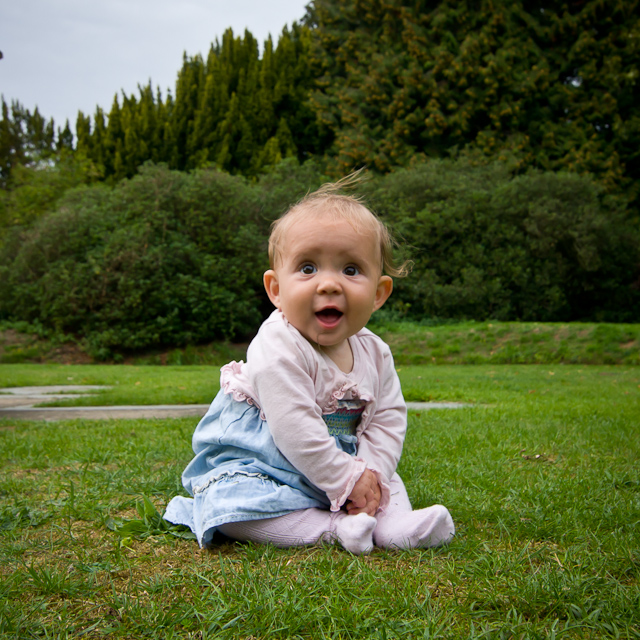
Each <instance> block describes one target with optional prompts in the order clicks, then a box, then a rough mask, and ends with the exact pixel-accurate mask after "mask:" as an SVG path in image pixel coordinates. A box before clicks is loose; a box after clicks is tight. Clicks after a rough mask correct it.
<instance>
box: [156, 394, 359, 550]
mask: <svg viewBox="0 0 640 640" xmlns="http://www.w3.org/2000/svg"><path fill="white" fill-rule="evenodd" d="M330 433H332V434H333V435H334V438H335V440H336V444H337V446H338V447H339V448H340V449H342V450H343V451H345V452H347V453H348V454H349V455H355V453H356V443H357V439H356V437H355V435H352V434H349V433H345V432H344V431H343V430H336V432H334V431H333V430H332V431H330ZM192 444H193V451H194V453H195V454H196V455H195V457H194V458H193V460H192V461H191V462H190V463H189V464H188V465H187V468H186V469H185V470H184V472H183V474H182V484H183V486H184V488H185V489H186V490H187V491H188V492H189V494H191V495H192V496H193V498H184V497H182V496H177V497H175V498H173V500H171V502H169V504H168V505H167V509H166V512H165V514H164V518H165V519H166V520H168V521H169V522H173V523H175V524H184V525H186V526H188V527H189V528H190V529H191V530H192V531H193V532H194V533H195V535H196V537H197V539H198V542H199V544H200V546H205V545H207V544H208V543H210V542H211V539H212V538H213V534H214V533H215V530H216V527H218V526H220V525H221V524H224V523H226V522H239V521H243V520H261V519H263V518H274V517H276V516H281V515H284V514H286V513H290V512H291V511H297V510H299V509H310V508H312V507H318V508H321V509H328V508H329V506H330V502H329V499H328V498H327V496H326V494H325V493H324V492H323V491H321V490H320V489H318V488H317V487H315V486H314V485H312V484H311V483H310V482H309V481H308V480H307V479H306V478H305V477H304V476H303V475H301V474H300V473H298V471H296V469H295V468H294V467H293V466H292V465H291V464H290V463H289V462H288V461H287V459H286V458H285V457H284V456H283V455H282V454H281V453H280V451H279V449H278V448H277V447H276V445H275V443H274V441H273V438H272V437H271V433H270V431H269V427H268V426H267V423H266V422H265V421H264V420H262V419H261V418H260V411H259V410H258V409H257V408H256V407H255V406H253V405H250V404H248V403H247V402H237V401H235V400H234V399H233V398H232V397H231V396H230V395H226V394H224V393H223V392H222V391H220V392H219V393H218V395H217V396H216V398H215V400H214V401H213V402H212V404H211V406H210V407H209V410H208V411H207V413H206V415H205V416H204V418H202V420H201V421H200V423H199V424H198V426H197V427H196V430H195V433H194V434H193V443H192Z"/></svg>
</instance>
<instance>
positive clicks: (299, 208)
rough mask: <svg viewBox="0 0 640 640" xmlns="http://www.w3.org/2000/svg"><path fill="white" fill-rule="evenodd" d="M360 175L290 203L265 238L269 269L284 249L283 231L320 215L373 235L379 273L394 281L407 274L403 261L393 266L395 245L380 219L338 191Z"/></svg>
mask: <svg viewBox="0 0 640 640" xmlns="http://www.w3.org/2000/svg"><path fill="white" fill-rule="evenodd" d="M361 172H362V170H359V171H356V172H354V173H352V174H350V175H348V176H346V177H344V178H342V179H341V180H338V181H337V182H329V183H327V184H324V185H322V186H321V187H320V188H319V189H318V190H317V191H314V192H313V193H310V194H308V195H306V196H305V197H304V198H303V199H302V200H300V201H299V202H297V203H296V204H294V205H293V206H292V207H291V208H290V209H289V210H288V211H287V212H286V213H285V214H284V215H282V216H281V217H280V218H278V219H277V220H275V221H274V222H273V223H272V225H271V236H270V237H269V264H270V265H271V268H272V269H275V267H276V264H277V262H278V260H279V259H280V257H281V256H282V253H283V251H284V249H285V246H284V244H285V236H286V234H287V231H289V229H290V228H291V227H292V226H293V225H294V224H295V223H296V222H299V221H301V220H313V219H314V218H317V217H319V216H321V215H322V216H328V217H330V219H331V220H335V221H338V220H344V221H346V222H348V223H349V224H350V225H351V226H352V227H353V228H354V229H355V230H356V231H357V232H358V233H360V232H363V231H365V232H367V231H368V232H371V233H373V234H374V235H375V237H376V240H377V244H378V246H379V247H380V270H381V272H382V273H386V274H387V275H390V276H394V277H396V278H402V277H404V276H406V275H407V273H408V272H409V266H410V263H409V262H408V261H405V262H403V263H402V264H401V265H400V266H396V264H395V262H394V259H393V250H394V248H395V247H396V246H397V243H396V241H395V240H394V239H393V237H392V235H391V233H390V232H389V230H388V229H387V227H386V225H385V224H384V223H383V222H382V220H380V218H378V216H377V215H375V213H373V212H372V211H370V210H369V209H367V207H365V206H364V204H362V199H361V198H359V197H357V196H351V195H344V194H342V193H340V192H341V190H342V189H344V188H346V187H352V186H354V185H355V184H357V183H358V182H360V180H361Z"/></svg>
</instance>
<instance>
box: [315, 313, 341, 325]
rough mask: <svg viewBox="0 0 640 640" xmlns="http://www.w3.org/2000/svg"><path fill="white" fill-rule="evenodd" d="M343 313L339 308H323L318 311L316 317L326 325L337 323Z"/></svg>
mask: <svg viewBox="0 0 640 640" xmlns="http://www.w3.org/2000/svg"><path fill="white" fill-rule="evenodd" d="M343 315H344V314H343V313H342V311H340V310H338V309H321V310H320V311H317V312H316V318H318V320H319V321H320V322H321V323H322V324H324V325H326V326H332V325H334V324H337V323H338V321H339V320H340V318H342V316H343Z"/></svg>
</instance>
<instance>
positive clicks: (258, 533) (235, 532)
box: [218, 509, 376, 554]
mask: <svg viewBox="0 0 640 640" xmlns="http://www.w3.org/2000/svg"><path fill="white" fill-rule="evenodd" d="M375 526H376V519H375V518H372V517H371V516H368V515H367V514H366V513H360V514H358V515H357V516H349V515H347V514H346V513H345V512H344V511H336V512H331V511H325V510H323V509H303V510H301V511H293V512H292V513H288V514H286V515H284V516H279V517H277V518H266V519H264V520H247V521H244V522H229V523H227V524H223V525H221V526H219V527H218V529H219V530H220V531H221V532H222V533H224V535H226V536H229V537H230V538H233V539H234V540H244V541H251V542H259V543H262V544H265V543H271V544H273V545H275V546H276V547H299V546H305V545H313V544H317V543H319V542H335V541H336V540H337V541H338V542H339V543H340V544H341V545H342V546H343V547H344V548H345V549H346V550H347V551H350V552H351V553H355V554H362V553H369V552H370V551H371V550H372V549H373V538H372V534H373V530H374V528H375Z"/></svg>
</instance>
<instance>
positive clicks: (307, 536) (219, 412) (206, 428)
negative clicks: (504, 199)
mask: <svg viewBox="0 0 640 640" xmlns="http://www.w3.org/2000/svg"><path fill="white" fill-rule="evenodd" d="M345 181H347V182H348V181H349V179H348V178H347V179H345V180H343V181H340V182H338V183H335V184H329V185H325V186H324V187H322V188H321V189H320V190H318V191H316V192H315V193H313V194H311V195H309V196H307V197H306V198H304V199H303V200H302V201H301V202H299V203H298V204H297V205H295V206H293V207H292V208H291V209H290V210H289V211H288V212H287V213H286V214H285V215H284V216H282V217H281V218H280V219H279V220H277V221H276V222H275V223H274V225H273V228H272V233H271V237H270V240H269V259H270V264H271V268H270V269H269V270H268V271H267V272H266V273H265V274H264V286H265V289H266V292H267V294H268V296H269V299H270V300H271V302H272V303H273V304H274V306H275V307H276V310H275V311H274V312H273V313H272V314H271V316H270V317H269V318H268V319H267V320H266V321H265V322H264V323H263V325H262V326H261V328H260V331H259V332H258V335H257V336H256V338H255V339H254V340H253V341H252V342H251V344H250V345H249V349H248V352H247V362H246V363H243V362H239V363H237V362H231V363H230V364H227V365H225V366H224V367H223V368H222V370H221V379H220V381H221V389H220V392H219V393H218V395H217V397H216V398H215V400H214V401H213V403H212V404H211V407H210V408H209V411H208V412H207V414H206V415H205V416H204V418H203V419H202V421H201V422H200V424H199V425H198V427H197V428H196V431H195V433H194V436H193V450H194V453H195V454H196V455H195V457H194V459H193V460H192V461H191V462H190V463H189V465H188V466H187V468H186V469H185V471H184V473H183V475H182V482H183V485H184V487H185V489H186V490H187V491H188V492H189V493H190V494H191V495H192V496H193V498H192V499H191V498H183V497H176V498H174V499H173V500H172V501H171V502H170V503H169V505H168V507H167V511H166V513H165V518H166V519H167V520H169V521H170V522H173V523H179V524H185V525H187V526H189V527H190V528H191V529H192V530H193V531H194V533H195V534H196V536H197V538H198V541H199V543H200V545H201V546H204V545H207V544H208V543H210V542H211V540H212V538H213V534H214V533H215V531H216V530H218V531H220V532H222V533H223V534H225V535H226V536H228V537H230V538H233V539H236V540H250V541H253V542H259V543H271V544H274V545H276V546H279V547H289V546H296V545H312V544H317V543H322V542H331V543H333V542H338V543H340V544H341V545H342V547H344V548H345V549H346V550H348V551H350V552H352V553H355V554H363V553H368V552H370V551H371V550H372V548H373V547H374V546H378V547H386V548H415V547H428V546H437V545H440V544H444V543H447V542H449V541H450V540H451V538H452V537H453V535H454V532H455V528H454V524H453V521H452V519H451V516H450V514H449V512H448V511H447V509H446V508H445V507H443V506H440V505H434V506H432V507H429V508H426V509H420V510H416V511H413V510H412V508H411V504H410V502H409V498H408V496H407V492H406V490H405V488H404V485H403V483H402V480H401V479H400V477H399V476H398V474H397V473H396V467H397V465H398V461H399V459H400V454H401V452H402V446H403V442H404V437H405V431H406V406H405V403H404V400H403V397H402V392H401V389H400V382H399V380H398V376H397V374H396V371H395V368H394V365H393V359H392V356H391V352H390V350H389V347H388V346H387V345H386V344H385V343H384V342H383V341H382V340H380V339H379V338H378V337H377V336H375V335H374V334H373V333H371V332H370V331H369V330H368V329H365V328H364V327H365V325H366V324H367V322H368V321H369V318H370V317H371V314H372V313H373V312H374V311H375V310H377V309H379V308H380V307H381V306H382V305H383V304H384V303H385V301H386V300H387V298H388V297H389V295H390V294H391V291H392V289H393V281H392V279H391V277H390V275H385V274H391V275H393V276H401V275H404V273H403V271H404V270H403V269H396V268H395V267H394V265H393V261H392V247H393V241H392V239H391V237H390V235H389V233H388V231H387V229H386V227H385V226H384V225H383V224H382V222H381V221H380V220H379V219H378V218H377V217H376V216H375V215H374V214H373V213H371V211H369V210H368V209H367V208H366V207H365V206H363V205H362V204H361V203H360V201H359V200H357V199H356V198H353V197H350V196H346V195H341V194H340V188H341V187H342V186H343V185H344V184H345Z"/></svg>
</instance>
